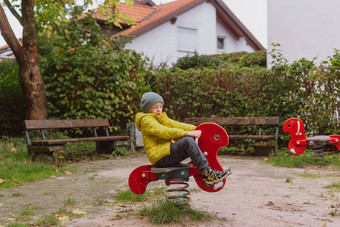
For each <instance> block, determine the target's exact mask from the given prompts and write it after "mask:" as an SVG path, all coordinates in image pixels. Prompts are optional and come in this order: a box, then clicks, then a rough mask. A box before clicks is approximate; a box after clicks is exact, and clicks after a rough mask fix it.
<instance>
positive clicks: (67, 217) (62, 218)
mask: <svg viewBox="0 0 340 227" xmlns="http://www.w3.org/2000/svg"><path fill="white" fill-rule="evenodd" d="M71 219H72V217H70V216H68V215H65V216H62V217H58V220H59V221H68V220H71Z"/></svg>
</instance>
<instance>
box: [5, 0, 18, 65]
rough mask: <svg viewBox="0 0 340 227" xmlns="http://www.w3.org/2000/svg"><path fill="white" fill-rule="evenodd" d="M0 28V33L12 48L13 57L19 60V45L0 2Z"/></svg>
mask: <svg viewBox="0 0 340 227" xmlns="http://www.w3.org/2000/svg"><path fill="white" fill-rule="evenodd" d="M0 30H1V35H2V36H3V37H4V39H5V41H6V43H7V44H8V45H9V47H10V48H11V49H12V51H13V53H14V55H15V57H16V58H17V60H18V61H19V60H20V49H21V45H20V43H19V41H18V39H17V37H16V36H15V34H14V32H13V30H12V28H11V26H10V24H9V22H8V19H7V17H6V14H5V11H4V9H3V8H2V5H1V4H0Z"/></svg>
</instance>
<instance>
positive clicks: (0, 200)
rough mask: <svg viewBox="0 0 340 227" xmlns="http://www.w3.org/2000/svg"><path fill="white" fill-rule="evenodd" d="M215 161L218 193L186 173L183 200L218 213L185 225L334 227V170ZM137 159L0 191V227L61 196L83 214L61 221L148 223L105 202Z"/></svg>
mask: <svg viewBox="0 0 340 227" xmlns="http://www.w3.org/2000/svg"><path fill="white" fill-rule="evenodd" d="M219 160H220V162H221V164H222V166H224V167H225V168H229V167H231V168H232V171H233V174H232V175H231V176H230V177H229V178H228V179H227V185H226V186H225V187H224V188H223V189H222V190H221V191H219V192H217V193H208V192H204V191H202V190H200V189H198V188H197V186H196V184H195V182H194V180H193V179H191V180H190V187H189V189H190V190H191V196H190V197H191V202H190V204H191V206H192V207H194V208H195V209H199V210H202V211H206V212H208V213H209V214H211V215H214V216H216V217H218V218H217V219H215V220H214V221H212V222H208V223H206V222H205V223H185V224H184V225H185V226H329V227H331V226H334V227H335V226H337V227H338V226H340V214H339V208H338V211H337V212H338V213H337V215H335V216H332V215H331V213H332V212H333V213H335V209H336V208H335V207H336V206H339V204H340V200H339V199H340V192H334V191H333V190H332V189H330V188H327V187H326V186H328V185H330V184H332V182H335V181H339V180H340V173H339V172H336V170H334V169H331V168H327V167H322V168H321V167H309V168H306V169H297V168H278V167H273V166H271V165H269V164H266V163H265V162H264V160H263V158H260V157H257V158H253V157H230V156H220V157H219ZM145 164H148V161H147V158H146V156H138V157H129V158H120V159H116V160H101V161H92V162H85V163H78V164H71V165H69V166H67V169H68V170H69V171H70V172H72V174H69V175H63V176H60V177H57V178H49V179H44V180H40V181H37V182H32V183H26V184H23V185H22V186H19V187H15V188H10V189H5V190H2V191H0V226H1V225H8V224H10V223H18V222H20V221H19V220H18V217H20V213H21V217H22V213H24V212H25V211H26V212H27V211H28V210H32V215H33V219H38V218H41V217H43V216H47V215H52V214H55V213H56V212H57V211H58V210H61V209H62V208H63V207H64V206H65V203H67V202H65V201H69V204H68V205H67V206H66V209H67V210H68V211H72V210H75V209H81V210H84V211H86V214H84V215H78V216H73V218H72V219H71V220H67V221H63V222H62V226H98V227H105V226H123V225H124V226H134V225H137V226H152V225H151V224H150V223H149V222H148V221H147V219H146V218H141V217H138V216H137V215H134V214H135V213H136V212H137V211H138V209H140V208H139V207H136V205H129V204H116V205H112V204H113V202H114V197H115V195H116V194H117V190H118V189H126V188H127V187H128V184H127V179H128V176H129V174H130V172H131V171H132V170H133V169H134V168H136V167H138V166H140V165H145ZM317 175H319V176H320V177H308V176H317ZM163 184H164V182H160V181H158V182H153V183H151V185H149V186H150V188H152V187H158V186H160V185H163ZM108 204H111V205H108ZM31 218H32V217H31ZM22 222H23V223H27V221H26V222H25V221H22ZM181 226H183V224H182V225H181Z"/></svg>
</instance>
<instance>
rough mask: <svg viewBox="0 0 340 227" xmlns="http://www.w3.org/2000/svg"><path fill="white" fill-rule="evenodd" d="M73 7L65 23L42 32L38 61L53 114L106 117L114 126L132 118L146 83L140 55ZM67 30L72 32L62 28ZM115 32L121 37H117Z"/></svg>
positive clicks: (90, 17)
mask: <svg viewBox="0 0 340 227" xmlns="http://www.w3.org/2000/svg"><path fill="white" fill-rule="evenodd" d="M79 13H81V10H79V9H78V8H75V9H74V11H73V13H72V15H73V16H72V18H70V20H69V21H67V22H66V23H63V22H62V23H60V25H59V24H55V23H52V27H53V29H52V31H53V33H51V34H50V35H48V36H44V37H42V39H41V41H40V44H42V45H41V50H40V53H44V55H42V56H41V58H40V62H43V63H42V64H41V69H42V72H43V77H44V81H45V84H46V89H47V100H48V109H49V115H50V117H53V118H66V119H82V118H106V119H109V120H110V123H111V126H112V129H113V130H119V129H121V128H122V127H124V128H125V125H126V123H127V122H128V121H131V120H132V119H133V116H134V114H135V112H137V105H138V104H137V103H139V100H140V95H141V93H143V92H144V91H146V90H148V89H149V88H148V86H146V85H145V80H144V75H145V73H146V70H145V66H146V62H145V60H143V58H142V55H141V54H138V53H137V52H135V51H133V50H125V49H124V48H123V47H124V43H123V42H116V41H115V40H113V39H112V38H111V37H108V38H106V39H104V42H103V38H102V37H103V32H102V30H101V28H100V26H98V24H97V23H96V20H95V19H94V18H93V17H92V16H91V14H90V13H88V15H87V16H86V17H84V19H83V20H79V19H78V18H79ZM67 31H72V32H67ZM118 38H120V37H118Z"/></svg>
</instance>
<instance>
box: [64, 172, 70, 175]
mask: <svg viewBox="0 0 340 227" xmlns="http://www.w3.org/2000/svg"><path fill="white" fill-rule="evenodd" d="M64 174H66V175H70V174H72V173H71V172H69V171H64Z"/></svg>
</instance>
